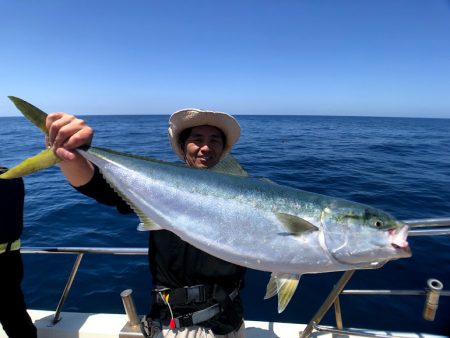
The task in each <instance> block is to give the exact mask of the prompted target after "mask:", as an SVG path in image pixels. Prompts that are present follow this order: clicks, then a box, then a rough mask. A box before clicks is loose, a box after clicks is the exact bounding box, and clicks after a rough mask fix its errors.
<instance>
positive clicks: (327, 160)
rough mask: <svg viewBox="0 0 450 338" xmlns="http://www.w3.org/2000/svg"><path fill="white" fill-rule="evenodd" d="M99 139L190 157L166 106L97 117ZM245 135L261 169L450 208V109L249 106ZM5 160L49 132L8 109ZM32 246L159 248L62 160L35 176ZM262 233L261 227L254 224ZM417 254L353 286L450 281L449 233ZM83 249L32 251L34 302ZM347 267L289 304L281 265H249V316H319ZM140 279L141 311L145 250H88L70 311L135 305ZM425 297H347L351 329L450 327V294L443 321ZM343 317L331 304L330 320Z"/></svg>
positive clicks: (327, 187)
mask: <svg viewBox="0 0 450 338" xmlns="http://www.w3.org/2000/svg"><path fill="white" fill-rule="evenodd" d="M83 118H84V119H85V120H86V121H87V122H88V123H89V124H90V125H91V126H92V127H93V128H94V129H95V131H96V134H95V138H94V145H95V146H101V147H107V148H111V149H115V150H119V151H125V152H129V153H134V154H141V155H146V156H151V157H154V158H158V159H162V160H167V161H178V159H177V158H176V156H175V155H174V154H173V152H172V150H171V148H170V146H169V142H168V139H167V120H168V116H164V115H146V116H144V115H142V116H131V115H128V116H125V115H124V116H85V117H83ZM237 118H238V120H239V122H240V124H241V126H242V136H241V139H240V140H239V142H238V144H237V145H236V147H235V148H234V151H233V155H234V156H235V157H236V158H237V159H238V160H239V162H240V163H241V164H242V166H243V167H244V168H245V169H246V170H247V171H248V172H249V173H250V174H251V175H252V176H256V177H266V178H268V179H270V180H272V181H275V182H277V183H279V184H283V185H288V186H291V187H295V188H298V189H302V190H307V191H312V192H316V193H320V194H325V195H330V196H335V197H340V198H345V199H349V200H353V201H357V202H361V203H365V204H369V205H371V206H374V207H377V208H381V209H384V210H385V211H387V212H389V213H391V214H393V215H394V216H396V217H397V218H398V219H418V218H437V217H450V151H449V150H450V119H427V118H421V119H416V118H376V117H329V116H256V115H254V116H249V115H245V116H237ZM1 124H2V132H1V133H0V142H1V144H2V147H1V148H0V163H1V164H2V165H5V166H9V167H11V166H13V165H15V164H17V163H18V162H19V161H20V160H22V159H24V158H26V157H29V156H31V155H34V154H35V153H37V152H38V151H39V150H41V149H43V146H44V140H43V135H42V134H41V133H40V131H39V130H38V129H37V128H35V127H34V126H32V125H31V124H30V123H29V122H28V121H27V120H25V119H24V118H22V117H6V118H1ZM25 185H26V200H25V228H24V232H23V236H22V243H23V246H24V247H35V246H44V247H70V246H76V247H138V248H146V247H147V240H148V238H147V236H148V235H147V233H144V232H138V231H136V226H137V224H138V219H137V218H136V216H134V215H120V214H118V213H117V212H116V211H115V209H113V208H111V207H107V206H104V205H100V204H98V203H96V202H95V201H93V200H90V199H89V198H87V197H85V196H83V195H81V194H79V193H78V192H77V191H75V190H74V189H73V188H72V187H70V186H69V185H68V184H67V183H66V181H65V179H64V177H63V175H62V173H61V172H60V171H59V169H58V168H57V167H53V168H49V169H47V170H45V171H43V172H40V173H36V174H33V175H30V176H28V177H26V178H25ZM251 235H252V236H257V234H251ZM409 242H410V246H411V249H412V252H413V256H412V258H408V259H401V260H397V261H391V262H388V263H387V264H386V265H385V266H384V267H382V268H380V269H375V270H358V271H356V273H355V274H354V276H353V278H352V279H351V280H350V282H349V284H348V285H347V288H349V289H393V290H398V289H406V290H419V289H420V290H422V289H424V288H425V287H426V282H427V280H428V279H429V278H436V279H438V280H440V281H441V282H442V283H443V284H444V289H445V290H449V287H450V238H449V236H423V237H411V238H410V239H409ZM74 261H75V256H74V255H53V254H48V255H47V254H45V255H44V254H43V255H31V254H24V264H25V278H24V282H23V290H24V293H25V297H26V302H27V304H28V306H29V307H30V308H35V309H45V310H52V309H55V308H56V306H57V304H58V301H59V298H60V295H61V292H62V291H63V289H64V286H65V283H66V280H67V278H68V276H69V273H70V271H71V268H72V264H73V262H74ZM341 275H342V273H341V272H336V273H326V274H316V275H304V276H302V278H301V280H300V284H299V287H298V289H297V291H296V293H295V295H294V297H293V299H292V301H291V302H290V304H289V305H288V307H287V309H286V310H285V311H284V312H283V313H282V314H278V313H277V305H276V299H275V298H273V299H270V300H264V299H263V297H264V294H265V288H266V284H267V282H268V280H269V273H266V272H260V271H252V270H249V271H248V273H247V276H246V280H245V285H246V287H245V289H244V291H243V300H244V305H245V318H246V319H248V320H269V321H280V322H308V321H309V320H310V319H311V318H312V316H313V315H314V313H315V312H316V311H317V309H318V308H319V307H320V305H321V303H322V302H323V301H324V299H325V298H326V296H327V295H328V293H329V292H330V290H331V288H332V287H333V285H334V284H335V283H336V282H337V280H338V279H339V277H340V276H341ZM128 288H131V289H133V296H134V302H135V304H136V306H137V309H138V312H139V313H140V314H145V313H147V311H148V308H149V299H150V290H151V282H150V274H149V272H148V266H147V258H146V256H145V255H143V256H117V255H85V256H84V258H83V260H82V263H81V266H80V269H79V272H78V274H77V276H76V278H75V281H74V283H73V285H72V289H71V291H70V293H69V296H68V298H67V301H66V303H65V305H64V308H63V311H77V312H108V313H123V312H124V310H123V306H122V300H121V298H120V295H119V294H120V292H121V291H122V290H124V289H128ZM423 305H424V297H422V296H412V297H407V296H354V295H344V296H342V297H341V307H342V313H343V323H344V326H345V327H364V328H370V329H386V330H407V331H422V332H427V333H436V334H448V335H450V324H449V323H450V298H449V297H441V299H440V304H439V309H438V313H437V315H436V318H435V321H433V322H428V321H426V320H424V319H422V309H423ZM322 323H323V324H329V325H334V324H335V323H334V312H333V310H332V309H331V310H330V311H329V312H328V314H327V315H326V316H325V318H324V320H323V321H322Z"/></svg>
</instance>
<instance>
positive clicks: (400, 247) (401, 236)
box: [388, 224, 411, 257]
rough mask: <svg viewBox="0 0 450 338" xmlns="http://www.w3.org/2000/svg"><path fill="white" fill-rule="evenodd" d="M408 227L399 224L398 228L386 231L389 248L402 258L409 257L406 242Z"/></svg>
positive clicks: (409, 250) (409, 253) (409, 252)
mask: <svg viewBox="0 0 450 338" xmlns="http://www.w3.org/2000/svg"><path fill="white" fill-rule="evenodd" d="M408 230H409V226H407V225H406V224H399V226H398V227H395V228H392V229H389V230H388V236H389V242H390V243H391V246H392V247H393V248H394V249H395V250H396V251H398V252H400V253H402V256H407V257H409V256H411V249H410V247H409V243H408V241H407V238H408Z"/></svg>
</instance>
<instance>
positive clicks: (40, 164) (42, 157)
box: [0, 96, 61, 179]
mask: <svg viewBox="0 0 450 338" xmlns="http://www.w3.org/2000/svg"><path fill="white" fill-rule="evenodd" d="M8 97H9V99H10V100H11V101H12V102H13V103H14V104H15V106H16V107H17V109H19V110H20V112H21V113H22V114H23V115H24V116H25V117H26V118H27V119H28V120H30V121H31V122H32V123H33V124H34V125H36V126H37V127H38V128H39V129H40V130H41V131H42V132H43V133H44V134H46V135H48V132H47V128H46V127H45V120H46V119H47V114H46V113H44V112H43V111H42V110H40V109H39V108H37V107H35V106H33V105H32V104H30V103H28V102H26V101H24V100H22V99H19V98H18V97H15V96H8ZM60 161H61V159H60V158H59V157H58V156H56V155H55V153H54V152H53V150H52V149H50V148H47V149H45V150H43V151H41V152H40V153H38V154H37V155H35V156H32V157H29V158H27V159H26V160H24V161H22V162H21V163H19V164H18V165H16V166H15V167H13V168H11V169H9V170H8V171H6V172H5V173H3V174H1V175H0V179H11V178H17V177H22V176H26V175H29V174H32V173H34V172H37V171H39V170H42V169H45V168H48V167H51V166H53V165H55V164H56V163H58V162H60Z"/></svg>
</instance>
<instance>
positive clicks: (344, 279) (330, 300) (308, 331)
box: [300, 270, 355, 338]
mask: <svg viewBox="0 0 450 338" xmlns="http://www.w3.org/2000/svg"><path fill="white" fill-rule="evenodd" d="M354 273H355V270H350V271H345V272H344V274H343V275H342V277H341V278H340V279H339V281H338V283H337V284H336V285H335V286H334V288H333V290H332V291H331V292H330V294H329V295H328V297H327V299H325V301H324V302H323V304H322V306H321V307H320V308H319V310H318V311H317V312H316V314H315V315H314V317H313V318H312V319H311V321H310V322H309V323H308V326H306V328H305V329H304V330H303V332H301V334H300V338H306V337H309V335H310V334H311V332H312V330H313V329H314V326H315V325H317V324H318V323H320V321H321V320H322V318H323V316H324V315H325V314H326V313H327V311H328V309H329V308H330V307H331V305H333V303H334V301H335V300H336V298H337V297H338V296H339V294H340V293H341V292H342V290H343V289H344V287H345V285H347V283H348V281H349V280H350V278H351V277H352V276H353V274H354Z"/></svg>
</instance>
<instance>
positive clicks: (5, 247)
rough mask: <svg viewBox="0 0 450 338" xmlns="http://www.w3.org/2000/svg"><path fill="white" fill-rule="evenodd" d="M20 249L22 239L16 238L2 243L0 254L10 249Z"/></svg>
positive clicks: (0, 244)
mask: <svg viewBox="0 0 450 338" xmlns="http://www.w3.org/2000/svg"><path fill="white" fill-rule="evenodd" d="M19 249H20V239H16V240H15V241H14V242H6V243H0V254H2V253H5V252H8V251H16V250H19Z"/></svg>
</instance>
